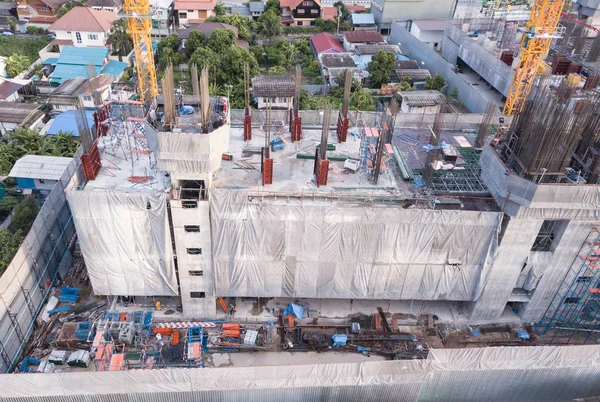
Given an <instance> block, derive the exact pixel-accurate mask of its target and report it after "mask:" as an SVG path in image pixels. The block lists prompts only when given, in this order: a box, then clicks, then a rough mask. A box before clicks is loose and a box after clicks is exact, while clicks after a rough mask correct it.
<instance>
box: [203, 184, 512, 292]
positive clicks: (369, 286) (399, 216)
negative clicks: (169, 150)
mask: <svg viewBox="0 0 600 402" xmlns="http://www.w3.org/2000/svg"><path fill="white" fill-rule="evenodd" d="M210 200H211V225H212V245H213V264H214V273H215V274H214V275H215V287H216V292H217V294H218V295H220V296H247V297H277V296H279V297H311V298H312V297H324V298H325V297H326V298H350V299H397V300H398V299H404V300H409V299H416V300H466V301H469V300H477V298H478V297H479V295H480V293H481V291H482V289H483V287H484V286H485V282H486V279H487V276H488V273H489V269H490V268H491V261H492V260H493V257H494V255H495V253H496V248H497V240H498V228H499V224H500V220H501V217H502V214H501V213H497V212H477V211H433V210H422V209H404V208H401V207H394V206H390V205H385V206H380V207H378V206H373V207H370V206H365V205H359V204H349V203H342V202H335V203H334V204H333V205H332V204H330V203H327V202H322V203H319V202H314V203H311V202H310V201H306V200H305V201H300V200H295V201H289V202H287V201H273V200H270V201H264V202H261V201H259V200H258V199H256V198H255V199H252V200H249V199H248V194H247V192H246V191H245V190H229V189H213V190H212V191H211V196H210Z"/></svg>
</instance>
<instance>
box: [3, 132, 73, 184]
mask: <svg viewBox="0 0 600 402" xmlns="http://www.w3.org/2000/svg"><path fill="white" fill-rule="evenodd" d="M78 147H79V140H78V139H77V138H75V137H73V135H72V133H71V132H68V133H65V132H59V133H58V134H57V135H54V136H43V135H39V134H38V133H37V132H36V131H34V130H31V129H27V128H22V127H18V128H16V129H14V130H12V131H10V132H8V133H6V135H4V136H2V137H0V175H3V176H6V175H8V173H9V172H10V170H11V169H12V167H13V165H14V163H15V162H16V161H17V159H19V158H21V157H22V156H24V155H52V156H73V154H74V153H75V151H77V148H78Z"/></svg>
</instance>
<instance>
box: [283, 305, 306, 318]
mask: <svg viewBox="0 0 600 402" xmlns="http://www.w3.org/2000/svg"><path fill="white" fill-rule="evenodd" d="M288 314H293V315H295V316H296V317H297V318H298V319H299V320H301V319H302V317H303V316H304V308H303V307H302V306H301V305H299V304H296V303H290V304H288V305H287V307H286V308H285V310H284V311H283V315H284V316H286V315H288Z"/></svg>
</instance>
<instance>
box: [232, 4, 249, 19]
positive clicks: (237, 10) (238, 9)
mask: <svg viewBox="0 0 600 402" xmlns="http://www.w3.org/2000/svg"><path fill="white" fill-rule="evenodd" d="M231 14H233V15H236V14H239V15H243V16H244V17H250V16H252V13H251V12H250V9H249V8H248V7H240V6H234V7H231Z"/></svg>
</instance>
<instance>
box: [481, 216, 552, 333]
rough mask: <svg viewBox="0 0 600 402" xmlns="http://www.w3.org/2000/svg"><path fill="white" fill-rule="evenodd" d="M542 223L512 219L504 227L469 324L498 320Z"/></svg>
mask: <svg viewBox="0 0 600 402" xmlns="http://www.w3.org/2000/svg"><path fill="white" fill-rule="evenodd" d="M542 223H543V221H531V220H524V219H511V220H510V222H509V223H508V226H507V227H506V231H505V232H504V236H503V238H502V242H501V244H500V247H499V249H498V254H497V256H496V258H495V259H494V262H493V265H492V268H491V270H490V273H489V275H488V278H487V281H486V284H485V287H484V289H483V292H482V293H481V295H480V296H479V299H478V300H477V301H476V302H474V303H473V307H472V310H471V317H470V321H471V322H473V323H477V322H485V321H493V320H497V319H498V318H499V317H500V315H501V314H502V312H503V311H504V308H505V307H506V303H507V300H508V297H509V296H510V294H511V292H512V290H513V289H514V287H515V284H516V283H517V280H518V279H519V275H520V274H521V270H522V269H523V264H524V263H525V262H526V261H527V256H528V255H529V251H530V250H531V247H532V246H533V243H534V241H535V238H536V236H537V234H538V232H539V230H540V227H541V226H542Z"/></svg>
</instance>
